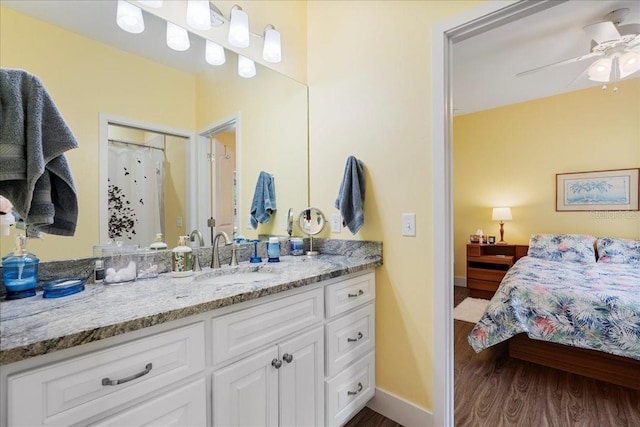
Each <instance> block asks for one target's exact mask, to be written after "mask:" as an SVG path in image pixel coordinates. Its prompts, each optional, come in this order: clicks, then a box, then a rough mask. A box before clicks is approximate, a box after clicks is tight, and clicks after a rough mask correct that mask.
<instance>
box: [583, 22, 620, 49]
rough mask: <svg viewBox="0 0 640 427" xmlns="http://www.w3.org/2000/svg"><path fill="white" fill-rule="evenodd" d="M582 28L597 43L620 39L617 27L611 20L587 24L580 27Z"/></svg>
mask: <svg viewBox="0 0 640 427" xmlns="http://www.w3.org/2000/svg"><path fill="white" fill-rule="evenodd" d="M582 29H583V30H584V31H585V32H586V33H587V35H588V36H589V37H591V38H592V39H593V40H595V41H596V43H598V44H600V43H604V42H610V41H613V40H620V39H621V38H622V36H620V33H619V32H618V29H617V28H616V26H615V25H614V24H613V22H611V21H606V22H598V23H595V24H589V25H586V26H584V27H582Z"/></svg>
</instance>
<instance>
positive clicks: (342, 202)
mask: <svg viewBox="0 0 640 427" xmlns="http://www.w3.org/2000/svg"><path fill="white" fill-rule="evenodd" d="M364 190H365V180H364V165H363V164H362V162H361V161H360V160H358V159H356V158H355V157H354V156H349V157H348V158H347V164H346V166H345V168H344V176H343V178H342V184H340V192H339V193H338V198H337V199H336V208H337V209H338V210H339V211H340V214H341V215H342V224H343V225H344V226H346V227H347V228H349V231H351V233H352V234H356V233H357V232H358V230H360V227H362V225H363V224H364V214H363V213H362V208H363V204H364Z"/></svg>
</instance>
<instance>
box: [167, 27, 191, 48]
mask: <svg viewBox="0 0 640 427" xmlns="http://www.w3.org/2000/svg"><path fill="white" fill-rule="evenodd" d="M167 46H169V47H170V48H171V49H173V50H178V51H183V50H187V49H189V47H190V46H191V43H189V34H188V33H187V30H185V29H184V28H182V27H179V26H177V25H176V24H174V23H173V22H168V21H167Z"/></svg>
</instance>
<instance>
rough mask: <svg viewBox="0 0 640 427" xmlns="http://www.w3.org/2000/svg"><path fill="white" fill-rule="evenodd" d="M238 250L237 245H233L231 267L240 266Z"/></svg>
mask: <svg viewBox="0 0 640 427" xmlns="http://www.w3.org/2000/svg"><path fill="white" fill-rule="evenodd" d="M237 250H238V247H237V246H236V245H233V246H232V247H231V262H230V263H229V265H238V256H237V255H236V251H237Z"/></svg>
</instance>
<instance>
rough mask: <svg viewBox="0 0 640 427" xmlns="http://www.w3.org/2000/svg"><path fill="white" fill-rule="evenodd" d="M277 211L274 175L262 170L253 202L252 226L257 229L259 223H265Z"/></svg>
mask: <svg viewBox="0 0 640 427" xmlns="http://www.w3.org/2000/svg"><path fill="white" fill-rule="evenodd" d="M275 211H276V186H275V184H274V182H273V176H271V174H269V173H267V172H260V175H258V182H256V190H255V192H254V193H253V202H251V227H253V229H254V230H255V229H256V228H258V223H260V224H264V223H265V222H268V221H269V220H270V219H271V215H273V213H274V212H275Z"/></svg>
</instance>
